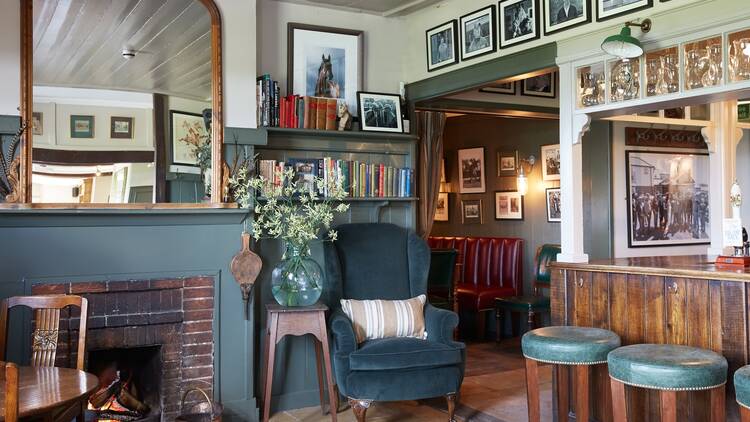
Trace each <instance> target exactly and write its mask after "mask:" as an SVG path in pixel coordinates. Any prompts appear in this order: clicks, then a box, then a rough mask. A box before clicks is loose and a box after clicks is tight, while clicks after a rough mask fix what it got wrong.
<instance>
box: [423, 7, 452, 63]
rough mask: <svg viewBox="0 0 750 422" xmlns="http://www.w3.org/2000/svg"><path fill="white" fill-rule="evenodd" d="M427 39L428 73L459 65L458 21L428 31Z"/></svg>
mask: <svg viewBox="0 0 750 422" xmlns="http://www.w3.org/2000/svg"><path fill="white" fill-rule="evenodd" d="M425 38H426V42H427V71H428V72H432V71H433V70H437V69H440V68H443V67H446V66H450V65H452V64H456V63H458V21H456V20H455V19H453V20H451V21H449V22H446V23H444V24H442V25H438V26H436V27H434V28H430V29H428V30H427V31H425Z"/></svg>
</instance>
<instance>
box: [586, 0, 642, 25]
mask: <svg viewBox="0 0 750 422" xmlns="http://www.w3.org/2000/svg"><path fill="white" fill-rule="evenodd" d="M653 4H654V3H653V0H596V20H597V22H602V21H606V20H608V19H612V18H616V17H618V16H622V15H627V14H628V13H633V12H636V11H638V10H643V9H648V8H649V7H651V6H653Z"/></svg>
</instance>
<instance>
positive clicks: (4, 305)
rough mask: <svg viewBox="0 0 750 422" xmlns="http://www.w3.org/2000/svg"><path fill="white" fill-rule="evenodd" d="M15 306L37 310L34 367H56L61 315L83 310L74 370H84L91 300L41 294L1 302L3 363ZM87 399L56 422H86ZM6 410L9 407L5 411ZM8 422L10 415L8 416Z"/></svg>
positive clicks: (0, 354)
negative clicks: (74, 421) (69, 309)
mask: <svg viewBox="0 0 750 422" xmlns="http://www.w3.org/2000/svg"><path fill="white" fill-rule="evenodd" d="M16 306H25V307H27V308H30V309H31V310H32V311H34V330H33V331H32V333H31V339H32V340H31V343H32V344H31V366H37V367H51V366H55V357H56V356H57V341H58V335H59V333H60V312H61V311H62V310H63V309H65V308H67V307H68V306H75V307H78V308H80V309H81V319H80V324H79V326H78V349H77V356H76V366H75V369H78V370H81V371H83V370H84V360H85V358H86V322H87V319H88V300H86V298H83V297H81V296H74V295H39V296H14V297H10V298H8V299H4V300H3V301H2V302H0V361H4V360H5V358H6V356H5V355H6V352H7V344H8V343H7V340H8V312H9V311H10V309H11V308H14V307H16ZM86 402H87V400H83V401H82V402H79V403H75V404H73V405H72V406H70V407H68V408H64V409H60V411H59V412H58V413H57V414H55V416H54V418H53V419H52V420H53V421H60V422H69V421H70V420H72V419H73V418H78V421H79V422H84V421H85V417H84V411H85V410H86ZM6 411H7V408H6ZM6 421H7V416H6Z"/></svg>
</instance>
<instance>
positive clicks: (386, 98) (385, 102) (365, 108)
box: [357, 91, 404, 133]
mask: <svg viewBox="0 0 750 422" xmlns="http://www.w3.org/2000/svg"><path fill="white" fill-rule="evenodd" d="M357 109H358V110H359V115H360V116H362V117H361V118H360V121H361V122H362V123H361V127H360V129H361V130H362V131H365V132H395V133H402V132H403V131H404V126H403V122H402V121H401V97H400V96H399V95H398V94H381V93H378V92H363V91H360V92H358V93H357Z"/></svg>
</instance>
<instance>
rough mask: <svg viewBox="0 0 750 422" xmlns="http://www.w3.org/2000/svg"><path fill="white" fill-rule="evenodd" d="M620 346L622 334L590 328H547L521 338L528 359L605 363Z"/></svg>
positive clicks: (569, 362) (555, 361) (581, 363)
mask: <svg viewBox="0 0 750 422" xmlns="http://www.w3.org/2000/svg"><path fill="white" fill-rule="evenodd" d="M617 347H620V336H618V335H617V334H615V333H613V332H612V331H609V330H604V329H602V328H591V327H567V326H561V327H544V328H537V329H536V330H532V331H529V332H528V333H526V334H524V335H523V337H522V338H521V349H522V350H523V355H524V356H525V357H526V358H529V359H534V360H538V361H540V362H549V363H561V364H569V365H589V364H599V363H605V362H606V361H607V353H609V352H610V351H612V350H614V349H616V348H617Z"/></svg>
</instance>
